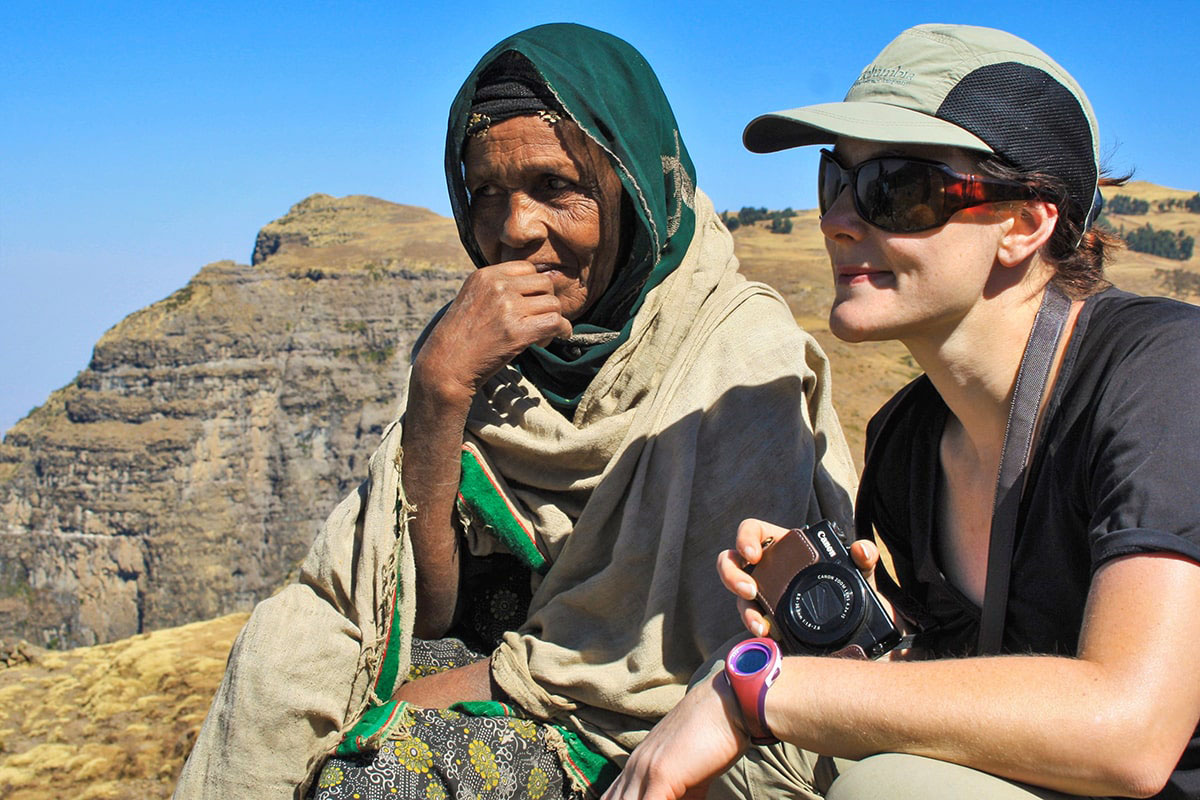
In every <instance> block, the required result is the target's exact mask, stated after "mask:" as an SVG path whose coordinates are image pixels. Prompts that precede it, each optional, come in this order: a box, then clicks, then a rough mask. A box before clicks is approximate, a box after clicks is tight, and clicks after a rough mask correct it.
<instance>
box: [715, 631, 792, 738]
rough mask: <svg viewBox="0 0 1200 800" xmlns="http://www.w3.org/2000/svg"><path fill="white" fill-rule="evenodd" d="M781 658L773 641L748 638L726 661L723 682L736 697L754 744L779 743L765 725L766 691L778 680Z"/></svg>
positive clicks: (735, 646)
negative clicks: (727, 684)
mask: <svg viewBox="0 0 1200 800" xmlns="http://www.w3.org/2000/svg"><path fill="white" fill-rule="evenodd" d="M782 663H783V659H782V656H781V655H780V652H779V645H777V644H776V643H775V641H774V640H773V639H765V638H755V639H747V640H745V641H744V642H739V643H738V644H736V645H734V647H733V649H732V650H730V651H729V655H728V656H726V658H725V679H726V680H727V681H729V687H730V688H731V689H733V694H734V696H735V697H737V700H738V705H739V706H740V707H741V709H742V718H743V719H745V721H746V729H747V730H748V731H749V733H750V741H751V742H753V743H754V744H774V743H775V742H777V741H779V740H778V739H777V738H776V737H775V735H774V734H773V733H771V729H770V728H769V727H768V726H767V720H766V715H765V713H764V712H765V704H766V699H767V690H768V689H769V688H771V684H773V683H774V682H775V679H776V678H778V677H779V672H780V670H781V668H782Z"/></svg>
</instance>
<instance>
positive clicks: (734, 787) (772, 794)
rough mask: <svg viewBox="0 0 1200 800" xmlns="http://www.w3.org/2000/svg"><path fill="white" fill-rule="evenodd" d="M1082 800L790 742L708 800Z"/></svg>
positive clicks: (758, 753) (910, 759)
mask: <svg viewBox="0 0 1200 800" xmlns="http://www.w3.org/2000/svg"><path fill="white" fill-rule="evenodd" d="M785 798H787V799H788V800H790V799H791V798H804V799H805V800H820V799H821V798H824V800H964V799H965V798H970V799H971V800H1069V799H1071V798H1073V799H1074V800H1078V795H1066V794H1062V793H1061V792H1054V791H1051V790H1049V789H1040V788H1037V787H1034V786H1028V785H1026V784H1023V783H1017V782H1015V781H1008V780H1004V779H1003V778H997V777H996V776H994V775H989V774H988V773H986V772H980V771H979V770H974V769H970V768H968V767H962V766H959V765H958V764H950V763H948V762H945V761H937V760H935V759H931V758H923V757H921V756H910V755H903V754H900V753H883V754H880V755H877V756H871V757H870V758H865V759H863V760H862V761H847V760H844V759H840V758H839V759H833V758H828V757H825V756H818V755H816V754H815V753H810V752H808V751H806V750H801V749H799V748H798V747H794V746H792V745H789V744H787V743H780V744H775V745H771V746H769V747H753V746H752V747H751V748H750V750H749V751H747V753H746V755H745V756H743V757H742V758H741V759H740V760H738V761H737V763H735V764H734V765H733V766H732V767H730V768H729V770H728V771H727V772H726V773H725V774H724V775H722V776H721V777H719V778H717V779H716V780H714V781H713V783H712V784H711V785H710V787H709V790H708V796H707V800H785Z"/></svg>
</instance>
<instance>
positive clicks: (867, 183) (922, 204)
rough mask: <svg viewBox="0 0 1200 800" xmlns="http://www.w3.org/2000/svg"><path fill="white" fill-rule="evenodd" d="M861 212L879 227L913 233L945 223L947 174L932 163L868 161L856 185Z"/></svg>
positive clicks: (885, 159) (893, 160)
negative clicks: (943, 215)
mask: <svg viewBox="0 0 1200 800" xmlns="http://www.w3.org/2000/svg"><path fill="white" fill-rule="evenodd" d="M854 192H855V197H856V199H857V201H858V204H859V213H861V214H862V215H863V218H864V219H866V220H867V222H870V223H871V224H872V225H875V226H877V227H879V228H882V229H883V230H886V231H892V232H893V233H911V232H915V231H923V230H928V229H929V228H936V227H938V226H939V225H943V224H945V222H946V220H945V219H943V218H942V209H943V208H944V207H945V203H944V200H945V175H943V174H942V172H941V170H939V169H937V168H936V167H935V166H933V165H931V164H924V163H922V162H920V161H909V160H906V159H901V158H881V159H877V160H875V161H871V162H867V163H865V164H863V165H862V167H861V168H860V169H859V171H858V180H857V181H856V182H855V186H854Z"/></svg>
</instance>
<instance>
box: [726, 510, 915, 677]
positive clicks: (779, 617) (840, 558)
mask: <svg viewBox="0 0 1200 800" xmlns="http://www.w3.org/2000/svg"><path fill="white" fill-rule="evenodd" d="M746 572H749V573H751V574H753V576H754V581H755V583H756V584H757V585H758V597H757V601H758V605H759V607H760V608H761V609H762V611H763V613H764V614H765V615H766V616H767V617H768V618H769V619H770V620H771V636H772V637H773V638H775V639H776V640H777V641H778V642H779V643H780V645H781V646H782V648H783V649H784V650H785V651H786V652H789V653H791V654H794V655H834V656H844V657H850V658H872V659H873V658H879V657H880V656H882V655H883V654H884V653H887V652H888V651H889V650H891V649H892V648H894V647H895V646H896V645H897V644H898V643H899V641H900V633H899V631H897V630H896V627H895V625H893V624H892V620H891V617H890V616H889V615H888V613H887V612H886V611H885V610H884V608H883V605H882V604H881V603H880V602H879V598H878V597H876V596H875V592H874V591H872V589H871V587H870V586H868V585H867V582H866V581H865V580H864V579H863V576H862V573H860V572H859V571H858V569H857V568H856V567H855V566H854V562H853V561H852V560H851V558H850V552H849V551H848V550H847V549H846V546H845V545H844V544H842V537H841V534H840V532H839V530H838V527H837V525H836V524H835V523H833V522H831V521H830V520H821V521H820V522H817V523H814V524H812V525H809V526H808V527H807V528H796V529H793V530H790V531H788V532H787V533H785V534H783V535H782V536H779V537H776V538H775V539H773V540H767V541H765V542H763V554H762V559H761V560H760V561H759V562H758V564H754V565H750V566H747V567H746Z"/></svg>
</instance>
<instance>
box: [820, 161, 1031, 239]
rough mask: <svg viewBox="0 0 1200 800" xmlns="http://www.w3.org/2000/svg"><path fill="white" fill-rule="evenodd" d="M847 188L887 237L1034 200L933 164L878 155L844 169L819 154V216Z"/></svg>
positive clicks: (1011, 184)
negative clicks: (975, 210)
mask: <svg viewBox="0 0 1200 800" xmlns="http://www.w3.org/2000/svg"><path fill="white" fill-rule="evenodd" d="M847 186H849V187H850V188H851V189H852V190H853V191H852V192H851V194H852V196H853V197H854V210H855V211H857V212H858V215H859V216H860V217H862V218H863V219H864V220H865V221H867V222H869V223H870V224H872V225H874V226H875V227H876V228H879V229H880V230H885V231H888V232H889V233H916V232H918V231H927V230H931V229H933V228H940V227H942V226H943V225H945V224H946V223H947V222H949V221H950V218H951V217H953V216H954V215H955V214H956V213H958V212H959V211H962V210H963V209H964V208H971V207H973V206H979V205H983V204H984V203H995V202H1000V201H1004V200H1026V199H1028V198H1030V197H1033V196H1034V194H1033V191H1032V190H1031V189H1030V188H1029V187H1028V186H1026V185H1025V184H1022V183H1017V182H1015V181H1006V180H1001V179H999V178H985V177H982V176H979V175H963V174H962V173H960V172H955V171H954V170H952V169H950V167H948V166H946V165H945V164H942V163H940V162H937V161H925V160H924V159H920V158H905V157H902V156H883V157H881V158H870V159H867V160H866V161H863V162H860V163H858V164H856V165H854V166H853V167H852V168H850V169H846V168H845V167H843V166H842V165H841V164H839V163H838V161H837V159H836V158H835V157H834V155H833V153H831V152H829V151H828V150H822V151H821V166H820V168H819V169H818V172H817V190H818V194H819V200H820V205H821V214H825V213H827V212H828V211H829V209H830V207H831V206H833V204H834V203H835V202H836V201H837V199H838V195H840V194H841V193H842V189H844V188H846V187H847Z"/></svg>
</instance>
